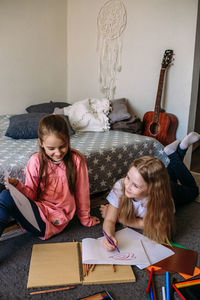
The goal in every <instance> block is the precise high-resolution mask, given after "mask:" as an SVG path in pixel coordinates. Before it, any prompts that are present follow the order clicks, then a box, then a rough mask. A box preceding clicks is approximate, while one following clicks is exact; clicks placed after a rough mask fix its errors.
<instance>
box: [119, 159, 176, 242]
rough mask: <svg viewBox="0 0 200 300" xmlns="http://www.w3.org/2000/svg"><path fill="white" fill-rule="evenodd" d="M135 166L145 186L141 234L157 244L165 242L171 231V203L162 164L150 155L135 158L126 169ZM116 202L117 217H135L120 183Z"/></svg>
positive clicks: (173, 224)
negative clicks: (120, 190) (120, 189)
mask: <svg viewBox="0 0 200 300" xmlns="http://www.w3.org/2000/svg"><path fill="white" fill-rule="evenodd" d="M132 167H135V168H136V169H137V171H138V172H139V173H140V175H141V176H142V178H143V179H144V181H145V182H146V183H147V185H148V196H147V197H148V200H147V206H146V215H145V217H144V231H143V233H144V234H145V235H146V236H148V237H149V238H150V239H153V240H155V241H157V242H159V243H162V242H169V241H170V239H171V238H172V236H173V234H174V232H175V218H174V203H173V199H172V194H171V187H170V180H169V175H168V172H167V169H166V168H165V166H164V164H163V163H162V162H161V161H160V160H159V159H157V158H155V157H152V156H143V157H140V158H138V159H136V160H135V161H134V162H133V163H132V164H131V166H130V168H129V170H130V169H131V168H132ZM122 191H123V193H122V196H121V197H120V202H119V217H120V219H121V220H127V221H130V220H131V219H133V218H134V217H135V213H134V208H133V204H132V201H130V199H129V198H128V197H127V196H126V195H125V187H124V184H123V183H122Z"/></svg>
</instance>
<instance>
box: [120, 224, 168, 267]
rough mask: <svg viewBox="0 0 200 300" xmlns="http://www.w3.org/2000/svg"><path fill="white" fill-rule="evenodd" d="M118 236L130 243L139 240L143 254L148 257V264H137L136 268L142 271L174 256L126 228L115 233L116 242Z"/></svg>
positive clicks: (163, 247)
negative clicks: (143, 250)
mask: <svg viewBox="0 0 200 300" xmlns="http://www.w3.org/2000/svg"><path fill="white" fill-rule="evenodd" d="M118 236H119V238H121V236H123V239H126V240H131V241H133V240H140V241H141V242H142V244H143V247H144V249H145V253H146V255H147V257H148V262H146V263H144V264H137V267H138V268H140V269H144V268H146V267H148V266H150V265H152V264H155V263H156V262H158V261H160V260H162V259H164V258H167V257H169V256H171V255H173V254H174V252H173V251H172V250H171V249H169V248H167V247H165V246H163V245H161V244H158V243H156V242H154V241H152V240H150V239H149V238H147V237H145V236H144V235H143V234H141V233H139V232H137V231H135V230H134V229H131V228H128V227H126V228H124V229H122V230H119V231H117V232H116V238H117V240H118ZM119 249H120V239H119Z"/></svg>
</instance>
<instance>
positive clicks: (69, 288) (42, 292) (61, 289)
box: [29, 286, 75, 295]
mask: <svg viewBox="0 0 200 300" xmlns="http://www.w3.org/2000/svg"><path fill="white" fill-rule="evenodd" d="M71 289H75V286H67V287H62V288H57V289H50V290H43V291H36V292H31V293H29V294H30V295H37V294H45V293H52V292H59V291H65V290H71Z"/></svg>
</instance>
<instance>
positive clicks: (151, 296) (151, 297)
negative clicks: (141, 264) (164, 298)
mask: <svg viewBox="0 0 200 300" xmlns="http://www.w3.org/2000/svg"><path fill="white" fill-rule="evenodd" d="M150 299H151V300H154V296H153V287H152V283H151V284H150Z"/></svg>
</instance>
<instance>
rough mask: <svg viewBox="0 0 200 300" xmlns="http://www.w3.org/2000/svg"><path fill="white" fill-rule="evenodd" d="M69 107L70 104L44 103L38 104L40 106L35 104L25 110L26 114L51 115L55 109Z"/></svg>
mask: <svg viewBox="0 0 200 300" xmlns="http://www.w3.org/2000/svg"><path fill="white" fill-rule="evenodd" d="M69 105H71V104H70V103H67V102H53V101H50V102H45V103H40V104H35V105H31V106H28V107H27V108H26V111H27V112H28V113H47V114H52V113H53V111H54V108H55V107H59V108H62V107H66V106H69Z"/></svg>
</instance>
